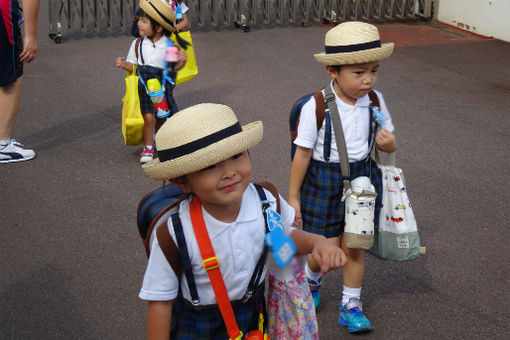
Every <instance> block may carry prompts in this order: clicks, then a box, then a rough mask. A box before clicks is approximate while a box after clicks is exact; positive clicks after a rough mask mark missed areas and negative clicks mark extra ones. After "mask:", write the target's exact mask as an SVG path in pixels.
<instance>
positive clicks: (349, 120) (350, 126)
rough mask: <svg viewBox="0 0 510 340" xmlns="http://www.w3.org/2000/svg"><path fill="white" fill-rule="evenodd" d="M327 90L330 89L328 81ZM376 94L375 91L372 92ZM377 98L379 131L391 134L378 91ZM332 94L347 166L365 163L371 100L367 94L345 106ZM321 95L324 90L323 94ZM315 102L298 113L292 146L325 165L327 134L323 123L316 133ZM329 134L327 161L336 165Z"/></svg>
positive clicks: (392, 128) (391, 126) (337, 161)
mask: <svg viewBox="0 0 510 340" xmlns="http://www.w3.org/2000/svg"><path fill="white" fill-rule="evenodd" d="M330 86H333V81H331V83H330ZM374 91H375V90H374ZM375 92H376V93H377V96H378V97H379V104H380V106H381V107H380V109H381V112H382V113H383V120H382V124H381V125H382V127H383V128H386V129H388V131H390V132H393V131H394V130H395V127H394V126H393V123H392V121H391V116H390V113H389V112H388V108H387V107H386V103H385V102H384V98H383V96H382V94H381V93H380V92H379V91H375ZM333 93H334V94H335V102H336V105H337V107H338V112H339V114H340V119H341V121H342V130H343V132H344V137H345V146H346V149H347V156H348V158H349V162H356V161H361V160H363V159H365V158H366V157H367V156H368V154H369V151H370V150H368V138H369V130H370V126H369V124H370V117H369V105H370V98H369V97H368V94H367V95H365V96H364V97H362V98H359V99H358V100H356V103H355V104H354V105H350V104H347V103H344V102H343V101H342V100H341V99H340V98H339V97H338V96H337V94H336V93H335V91H333ZM322 94H323V95H324V90H322ZM315 107H316V106H315V98H314V97H313V96H312V97H311V98H310V100H309V101H308V102H306V104H305V105H303V108H302V109H301V115H300V118H299V126H298V135H297V138H296V139H295V140H294V144H296V145H298V146H301V147H304V148H308V149H313V154H312V158H313V159H315V160H317V161H321V162H325V161H326V160H325V159H324V153H323V150H324V133H325V131H326V124H325V123H324V122H323V124H322V127H321V128H320V129H319V131H317V123H316V122H317V118H316V116H315ZM331 130H332V136H331V153H330V157H329V161H330V162H334V163H339V162H340V161H339V157H338V150H337V147H336V142H335V132H334V131H333V129H331Z"/></svg>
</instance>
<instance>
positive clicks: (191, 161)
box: [142, 121, 263, 181]
mask: <svg viewBox="0 0 510 340" xmlns="http://www.w3.org/2000/svg"><path fill="white" fill-rule="evenodd" d="M242 130H243V131H242V132H240V133H238V134H235V135H233V136H230V137H228V138H225V139H222V140H221V141H219V142H216V143H213V144H210V145H208V146H207V147H205V148H202V149H200V150H197V151H195V152H193V153H190V154H187V155H185V156H181V157H179V158H176V159H172V160H169V161H166V162H160V161H159V158H156V159H154V160H153V161H151V162H149V163H146V164H144V165H143V166H142V168H143V170H144V171H145V173H146V174H147V175H149V177H151V178H152V179H155V180H158V181H163V180H168V179H173V178H177V177H180V176H183V175H186V174H191V173H193V172H196V171H199V170H202V169H205V168H207V167H208V166H211V165H214V164H217V163H219V162H222V161H224V160H227V159H229V158H230V157H232V156H235V155H237V154H240V153H242V152H244V151H246V150H248V149H249V148H251V147H253V146H255V145H256V144H258V143H259V142H260V141H261V139H262V135H263V127H262V122H261V121H257V122H253V123H250V124H247V125H245V126H243V127H242Z"/></svg>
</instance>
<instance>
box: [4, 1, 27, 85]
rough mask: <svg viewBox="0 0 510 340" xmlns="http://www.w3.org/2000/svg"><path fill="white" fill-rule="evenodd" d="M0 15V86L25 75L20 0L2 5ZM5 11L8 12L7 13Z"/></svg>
mask: <svg viewBox="0 0 510 340" xmlns="http://www.w3.org/2000/svg"><path fill="white" fill-rule="evenodd" d="M0 10H1V12H2V13H1V15H0V86H7V85H10V84H12V83H14V82H15V81H16V80H18V78H19V77H21V76H22V75H23V63H22V62H21V60H20V54H21V52H22V51H23V37H22V36H21V28H20V25H19V22H20V21H21V19H22V14H21V10H20V7H19V4H18V0H11V1H10V8H9V4H7V8H4V7H1V8H0ZM5 12H8V13H7V14H5Z"/></svg>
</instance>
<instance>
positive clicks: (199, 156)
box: [143, 104, 262, 180]
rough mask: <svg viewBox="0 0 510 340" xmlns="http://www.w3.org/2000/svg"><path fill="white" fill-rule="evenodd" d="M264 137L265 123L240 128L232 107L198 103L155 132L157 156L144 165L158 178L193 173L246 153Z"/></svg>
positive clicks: (176, 115)
mask: <svg viewBox="0 0 510 340" xmlns="http://www.w3.org/2000/svg"><path fill="white" fill-rule="evenodd" d="M261 139H262V122H260V121H257V122H253V123H250V124H247V125H244V126H243V127H241V125H240V124H239V121H238V120H237V118H236V115H235V114H234V112H233V111H232V109H231V108H230V107H228V106H225V105H220V104H198V105H195V106H192V107H189V108H187V109H184V110H182V111H179V112H177V113H176V114H175V115H173V116H172V117H171V118H169V119H168V120H167V121H166V122H165V123H164V124H163V126H161V128H160V129H159V131H158V133H157V134H156V147H157V149H158V157H159V158H156V159H154V160H153V161H151V162H149V163H146V164H144V165H143V170H144V171H145V173H146V174H147V175H149V176H150V177H151V178H153V179H155V180H165V179H173V178H176V177H179V176H182V175H186V174H190V173H193V172H196V171H198V170H202V169H205V168H207V167H208V166H211V165H214V164H217V163H219V162H222V161H224V160H227V159H229V158H230V157H232V156H235V155H237V154H239V153H241V152H244V151H246V150H248V149H249V148H251V147H252V146H254V145H255V144H257V143H258V142H260V140H261Z"/></svg>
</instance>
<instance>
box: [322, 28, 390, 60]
mask: <svg viewBox="0 0 510 340" xmlns="http://www.w3.org/2000/svg"><path fill="white" fill-rule="evenodd" d="M393 47H394V46H393V43H386V44H381V38H380V37H379V31H378V30H377V27H375V26H374V25H371V24H367V23H364V22H359V21H349V22H344V23H342V24H340V25H338V26H336V27H334V28H332V29H331V30H329V31H328V33H326V51H325V52H322V53H318V54H315V55H314V57H315V59H316V60H317V61H318V62H319V63H321V64H322V65H326V66H329V65H352V64H362V63H370V62H373V61H377V60H381V59H384V58H387V57H389V56H390V54H391V53H392V52H393Z"/></svg>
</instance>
